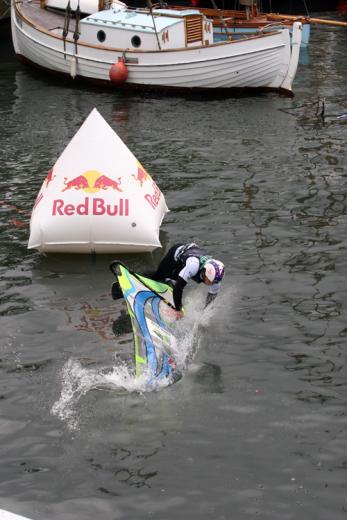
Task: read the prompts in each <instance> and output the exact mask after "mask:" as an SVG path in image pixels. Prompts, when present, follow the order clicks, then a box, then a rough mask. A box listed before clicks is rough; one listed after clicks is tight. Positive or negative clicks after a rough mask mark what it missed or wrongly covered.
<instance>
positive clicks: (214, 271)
mask: <svg viewBox="0 0 347 520" xmlns="http://www.w3.org/2000/svg"><path fill="white" fill-rule="evenodd" d="M205 276H206V278H207V279H208V280H209V281H210V282H212V283H218V282H221V281H222V279H223V276H224V264H223V263H222V262H220V261H219V260H209V261H208V262H206V264H205Z"/></svg>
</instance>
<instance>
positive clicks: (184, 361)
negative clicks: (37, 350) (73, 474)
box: [51, 293, 213, 430]
mask: <svg viewBox="0 0 347 520" xmlns="http://www.w3.org/2000/svg"><path fill="white" fill-rule="evenodd" d="M212 314H213V306H211V308H208V309H206V310H204V311H203V303H202V300H201V298H200V297H199V295H198V294H197V293H194V294H193V295H192V296H191V297H190V298H188V299H187V305H186V317H185V319H184V320H182V321H180V322H178V324H177V346H176V348H175V351H174V352H173V355H174V357H175V361H176V364H177V367H178V369H179V371H180V372H181V373H182V374H184V372H185V371H186V370H187V367H188V365H189V363H190V362H191V361H192V360H193V358H194V357H195V355H196V352H197V351H198V349H199V345H200V340H201V337H202V335H201V330H203V329H200V326H199V325H200V323H201V320H202V317H203V318H204V322H206V320H208V319H209V316H211V315H212ZM60 379H61V386H62V389H61V394H60V397H59V399H58V400H57V401H56V402H55V403H54V404H53V406H52V409H51V413H52V414H53V415H56V416H57V417H58V418H59V419H61V420H62V421H63V422H65V423H66V424H67V426H68V428H69V429H70V430H77V429H78V428H79V419H78V413H79V407H78V404H79V401H80V399H81V398H82V397H83V396H85V395H86V394H87V393H88V392H90V391H92V390H96V389H98V390H99V389H105V390H113V391H121V392H126V393H133V392H136V393H141V394H142V393H145V392H153V391H157V390H159V389H162V388H164V387H166V386H168V385H169V384H170V381H168V380H167V379H162V380H159V381H155V382H153V379H152V378H151V377H150V375H149V374H146V373H144V374H142V375H141V376H140V377H136V376H135V373H134V369H133V367H130V366H129V365H128V364H127V363H125V362H120V361H119V359H117V358H116V359H115V364H114V366H112V367H98V368H94V367H90V366H89V367H87V366H83V364H82V363H81V361H79V360H77V359H72V358H70V359H69V360H68V361H67V362H66V363H65V365H64V366H63V368H62V371H61V374H60ZM149 381H151V382H150V383H149Z"/></svg>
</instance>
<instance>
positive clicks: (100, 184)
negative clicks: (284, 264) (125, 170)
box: [61, 170, 123, 193]
mask: <svg viewBox="0 0 347 520" xmlns="http://www.w3.org/2000/svg"><path fill="white" fill-rule="evenodd" d="M120 185H121V177H118V179H117V180H113V179H111V178H110V177H107V175H103V174H102V173H100V172H98V171H97V170H88V171H86V172H85V173H83V174H82V175H78V176H77V177H74V178H73V179H71V180H69V181H68V180H67V177H65V181H64V188H63V189H62V190H61V191H67V190H83V191H84V192H86V193H97V192H98V191H100V190H107V189H109V188H110V189H112V190H117V191H120V192H122V191H123V190H122V188H121V187H120Z"/></svg>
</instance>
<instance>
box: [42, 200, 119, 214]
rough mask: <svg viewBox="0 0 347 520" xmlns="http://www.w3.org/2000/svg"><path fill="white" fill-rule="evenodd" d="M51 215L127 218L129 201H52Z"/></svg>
mask: <svg viewBox="0 0 347 520" xmlns="http://www.w3.org/2000/svg"><path fill="white" fill-rule="evenodd" d="M52 215H53V216H56V215H61V216H68V217H69V216H72V215H109V216H110V217H115V216H118V217H128V216H129V199H119V202H118V204H106V203H105V201H104V199H99V198H93V199H90V198H89V197H85V198H84V202H82V203H81V204H66V203H65V201H64V200H62V199H56V200H54V201H53V209H52Z"/></svg>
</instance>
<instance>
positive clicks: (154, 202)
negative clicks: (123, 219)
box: [145, 181, 161, 209]
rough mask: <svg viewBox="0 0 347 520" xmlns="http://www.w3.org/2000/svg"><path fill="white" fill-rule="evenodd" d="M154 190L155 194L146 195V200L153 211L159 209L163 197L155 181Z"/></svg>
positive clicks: (153, 183)
mask: <svg viewBox="0 0 347 520" xmlns="http://www.w3.org/2000/svg"><path fill="white" fill-rule="evenodd" d="M152 188H153V193H146V195H145V199H146V200H147V202H148V203H149V204H150V206H151V207H152V208H153V209H156V208H157V207H158V204H159V200H160V197H161V191H160V189H159V188H158V186H157V185H156V183H155V182H154V181H153V182H152Z"/></svg>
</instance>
